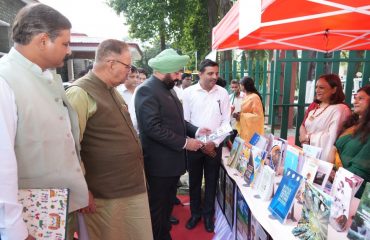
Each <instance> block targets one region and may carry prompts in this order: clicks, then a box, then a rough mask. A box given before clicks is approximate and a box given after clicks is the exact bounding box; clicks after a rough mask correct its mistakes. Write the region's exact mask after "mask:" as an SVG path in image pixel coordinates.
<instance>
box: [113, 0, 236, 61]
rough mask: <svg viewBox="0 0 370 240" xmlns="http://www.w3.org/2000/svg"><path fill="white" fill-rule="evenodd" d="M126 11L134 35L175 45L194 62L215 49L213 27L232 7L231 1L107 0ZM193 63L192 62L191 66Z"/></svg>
mask: <svg viewBox="0 0 370 240" xmlns="http://www.w3.org/2000/svg"><path fill="white" fill-rule="evenodd" d="M107 3H108V5H109V6H110V7H112V8H113V9H114V10H115V11H116V12H117V13H123V14H124V16H125V18H126V21H127V22H126V24H128V25H129V34H130V37H132V38H136V39H140V40H141V41H143V42H145V41H149V42H150V43H152V44H155V42H157V41H159V46H160V49H161V50H163V49H165V48H166V47H167V46H171V47H173V48H175V49H177V50H179V51H180V52H181V53H183V54H188V55H189V56H191V61H190V64H191V65H193V64H194V62H195V57H194V56H195V55H194V52H195V51H197V52H198V59H203V58H204V57H205V56H206V54H207V53H208V52H209V51H210V49H211V41H212V28H213V27H214V26H215V25H216V24H217V23H218V21H219V20H220V19H221V18H222V17H223V16H224V15H225V14H226V12H227V11H228V10H229V9H230V7H231V5H232V4H231V1H230V0H186V1H184V0H107ZM189 66H190V65H189Z"/></svg>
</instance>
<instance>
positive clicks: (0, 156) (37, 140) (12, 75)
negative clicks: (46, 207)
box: [0, 4, 88, 240]
mask: <svg viewBox="0 0 370 240" xmlns="http://www.w3.org/2000/svg"><path fill="white" fill-rule="evenodd" d="M35 23H37V24H35ZM41 23H42V24H41ZM70 28H71V24H70V22H69V21H68V19H66V18H65V17H64V16H63V15H61V14H60V13H59V12H57V11H56V10H54V9H52V8H50V7H48V6H46V5H43V4H34V5H27V6H26V7H24V8H23V9H21V11H20V12H19V13H18V15H17V16H16V19H15V21H14V26H13V35H12V37H13V41H14V42H15V44H14V48H12V49H11V50H10V52H9V54H8V55H6V56H4V57H3V58H1V59H0V160H1V161H0V162H1V164H0V165H1V167H0V238H1V239H2V240H8V239H11V240H12V239H25V238H27V239H33V238H32V237H31V236H29V234H28V231H27V228H26V226H25V224H24V222H23V219H22V216H21V213H22V209H23V207H22V206H21V205H20V204H19V203H18V200H17V192H18V188H69V189H70V192H71V195H70V201H69V209H68V210H69V212H72V211H76V210H77V209H80V208H83V207H85V206H86V205H87V203H88V192H87V185H86V181H85V179H84V176H83V172H82V169H81V165H80V161H79V145H78V144H77V143H78V134H79V133H78V121H77V115H76V113H75V112H74V111H73V110H72V108H71V106H70V105H69V103H68V101H67V99H66V96H65V93H64V89H63V86H62V81H61V79H60V77H58V76H57V75H56V74H55V73H53V72H52V71H49V70H48V69H50V68H55V67H60V66H63V60H64V59H65V57H66V55H68V54H70V48H69V42H70ZM24 29H27V31H25V30H24ZM76 140H77V141H76ZM27 236H28V237H27Z"/></svg>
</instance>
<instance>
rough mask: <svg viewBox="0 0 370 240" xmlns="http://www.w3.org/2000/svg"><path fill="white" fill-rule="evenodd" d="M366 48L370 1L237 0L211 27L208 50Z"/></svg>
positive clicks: (369, 39) (369, 35) (369, 42)
mask: <svg viewBox="0 0 370 240" xmlns="http://www.w3.org/2000/svg"><path fill="white" fill-rule="evenodd" d="M236 48H238V49H285V50H293V49H302V50H314V51H321V52H331V51H335V50H364V49H370V0H240V1H238V2H237V3H236V4H234V6H233V7H232V8H231V9H230V11H229V12H228V13H227V14H226V15H225V17H224V18H223V19H222V20H221V21H220V23H219V24H218V25H217V26H216V27H214V28H213V37H212V49H214V50H228V49H236Z"/></svg>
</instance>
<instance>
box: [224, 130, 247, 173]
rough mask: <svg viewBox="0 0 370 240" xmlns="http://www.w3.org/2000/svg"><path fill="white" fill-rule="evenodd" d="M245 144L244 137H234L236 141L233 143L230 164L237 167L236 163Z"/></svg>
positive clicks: (228, 163) (228, 162)
mask: <svg viewBox="0 0 370 240" xmlns="http://www.w3.org/2000/svg"><path fill="white" fill-rule="evenodd" d="M243 145H244V140H243V139H241V138H240V137H236V138H235V139H234V142H233V145H232V148H231V151H230V156H229V159H228V161H227V165H228V166H230V167H232V168H235V164H236V162H237V159H238V158H239V155H240V151H241V149H242V148H243Z"/></svg>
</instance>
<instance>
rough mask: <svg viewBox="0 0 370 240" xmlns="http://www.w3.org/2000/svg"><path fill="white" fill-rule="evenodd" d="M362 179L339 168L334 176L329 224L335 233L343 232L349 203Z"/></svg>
mask: <svg viewBox="0 0 370 240" xmlns="http://www.w3.org/2000/svg"><path fill="white" fill-rule="evenodd" d="M362 182H363V179H362V178H360V177H359V176H357V175H355V174H353V173H351V172H350V171H348V170H346V169H344V168H342V167H340V168H339V169H338V171H337V173H336V174H335V178H334V183H333V187H332V189H331V196H332V197H333V204H332V207H331V211H330V224H331V226H332V227H333V228H334V229H335V230H337V231H345V230H346V227H347V226H346V225H347V222H348V217H349V210H350V209H349V207H350V206H351V201H352V199H353V197H354V195H355V194H356V192H357V191H358V189H359V188H360V186H361V184H362Z"/></svg>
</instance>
